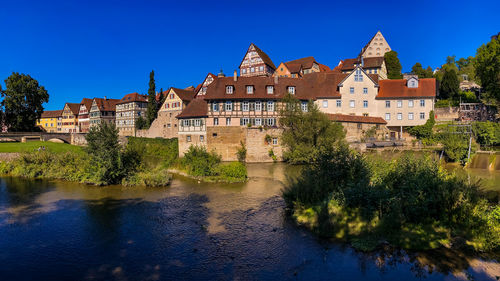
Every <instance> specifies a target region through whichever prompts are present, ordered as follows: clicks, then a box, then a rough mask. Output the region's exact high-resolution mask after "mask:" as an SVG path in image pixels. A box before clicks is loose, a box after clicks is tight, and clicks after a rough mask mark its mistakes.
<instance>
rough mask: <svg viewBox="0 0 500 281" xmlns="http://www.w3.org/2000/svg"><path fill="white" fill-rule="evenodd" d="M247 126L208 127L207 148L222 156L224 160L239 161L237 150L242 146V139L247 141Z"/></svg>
mask: <svg viewBox="0 0 500 281" xmlns="http://www.w3.org/2000/svg"><path fill="white" fill-rule="evenodd" d="M244 129H245V128H242V127H239V126H238V127H236V126H234V127H233V126H231V127H225V126H224V127H222V126H220V127H219V126H213V127H207V149H208V150H209V151H211V150H215V152H216V153H217V154H219V155H221V156H222V161H237V160H238V158H237V156H236V152H238V149H240V148H241V141H243V143H245V142H246V132H245V131H244Z"/></svg>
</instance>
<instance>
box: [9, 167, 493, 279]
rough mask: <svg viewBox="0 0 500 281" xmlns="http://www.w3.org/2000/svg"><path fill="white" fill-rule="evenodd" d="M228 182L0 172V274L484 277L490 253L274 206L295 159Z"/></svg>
mask: <svg viewBox="0 0 500 281" xmlns="http://www.w3.org/2000/svg"><path fill="white" fill-rule="evenodd" d="M248 169H249V176H250V180H249V181H248V182H247V183H243V184H237V185H226V184H203V183H198V182H196V181H191V180H188V179H182V178H174V181H173V183H172V185H171V186H170V187H169V188H161V189H154V188H124V187H121V186H111V187H104V188H103V187H89V186H84V185H79V184H74V183H67V182H57V181H55V182H48V181H26V180H22V179H8V178H6V179H1V180H0V264H1V265H0V280H32V279H33V277H34V276H36V278H37V279H41V280H87V279H89V280H178V279H179V278H180V277H182V279H183V280H325V279H331V278H335V279H341V280H358V279H368V280H381V279H384V280H412V279H421V278H429V279H432V280H454V279H457V280H467V278H469V277H471V276H472V277H474V278H475V280H491V279H493V280H494V278H495V276H496V275H500V268H499V266H498V263H497V261H496V257H482V258H478V257H469V256H467V255H464V254H463V253H457V252H452V251H447V250H440V251H428V252H424V253H406V252H404V251H398V250H394V249H389V248H387V249H385V250H384V251H380V252H376V253H370V254H363V253H358V252H356V251H354V250H353V249H352V248H350V247H349V246H347V245H345V244H340V243H333V242H330V241H325V240H321V239H318V238H317V237H315V236H314V235H311V234H310V233H309V232H308V231H307V230H304V229H301V228H298V227H297V226H295V225H294V224H293V223H292V222H291V221H290V220H289V219H288V218H287V217H286V216H285V215H284V212H283V207H284V203H283V200H282V199H281V197H280V190H281V188H282V187H283V184H284V183H285V182H286V180H287V177H288V176H291V177H293V176H295V175H296V174H297V172H298V170H299V169H300V167H294V166H286V165H283V164H258V165H249V166H248Z"/></svg>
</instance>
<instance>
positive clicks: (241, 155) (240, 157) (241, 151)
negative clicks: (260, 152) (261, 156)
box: [236, 141, 247, 162]
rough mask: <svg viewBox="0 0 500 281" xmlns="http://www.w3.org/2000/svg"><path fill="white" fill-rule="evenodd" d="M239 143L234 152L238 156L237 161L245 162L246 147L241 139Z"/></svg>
mask: <svg viewBox="0 0 500 281" xmlns="http://www.w3.org/2000/svg"><path fill="white" fill-rule="evenodd" d="M240 144H241V146H240V148H238V151H237V152H236V157H237V158H238V161H240V162H245V160H246V159H247V148H246V147H245V143H244V142H243V141H241V142H240Z"/></svg>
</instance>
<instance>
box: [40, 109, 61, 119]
mask: <svg viewBox="0 0 500 281" xmlns="http://www.w3.org/2000/svg"><path fill="white" fill-rule="evenodd" d="M62 112H63V111H62V110H47V111H44V112H43V113H42V117H41V118H57V117H59V116H62Z"/></svg>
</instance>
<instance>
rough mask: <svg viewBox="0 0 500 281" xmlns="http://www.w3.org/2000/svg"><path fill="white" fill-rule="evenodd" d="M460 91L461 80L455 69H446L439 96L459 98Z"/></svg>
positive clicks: (442, 97)
mask: <svg viewBox="0 0 500 281" xmlns="http://www.w3.org/2000/svg"><path fill="white" fill-rule="evenodd" d="M459 91H460V81H459V80H458V76H457V72H456V71H455V70H454V69H449V70H445V71H444V75H443V80H442V81H441V83H440V85H439V98H441V99H447V98H452V99H457V98H458V93H459Z"/></svg>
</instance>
